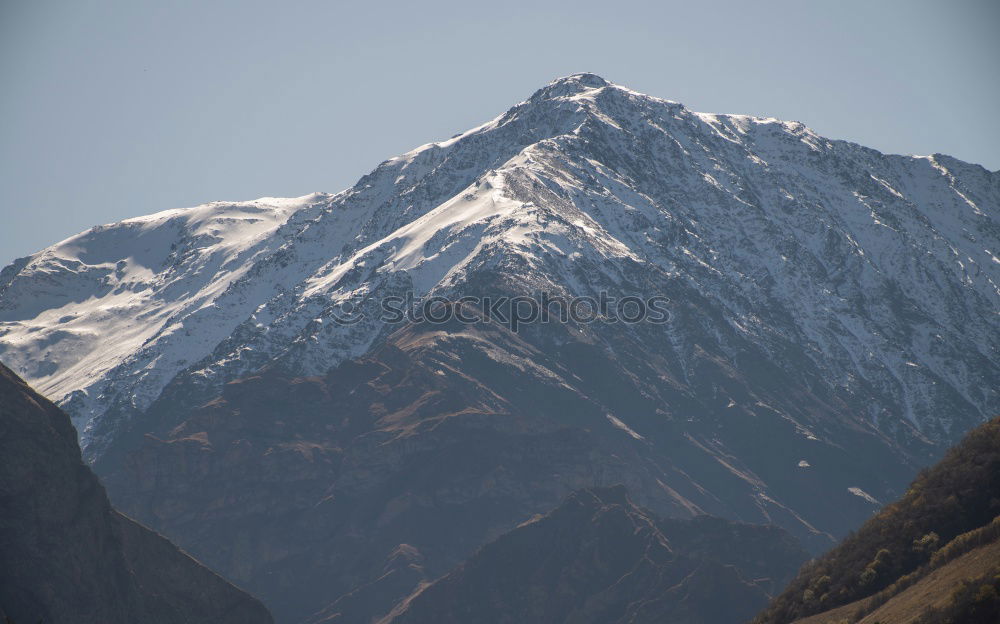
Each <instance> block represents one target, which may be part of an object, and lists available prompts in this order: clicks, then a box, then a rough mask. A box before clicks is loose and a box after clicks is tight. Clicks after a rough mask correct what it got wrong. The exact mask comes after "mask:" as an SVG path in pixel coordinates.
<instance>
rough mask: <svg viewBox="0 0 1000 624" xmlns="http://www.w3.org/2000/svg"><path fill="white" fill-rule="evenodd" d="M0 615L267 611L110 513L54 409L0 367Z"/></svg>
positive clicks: (162, 618) (150, 616) (52, 620)
mask: <svg viewBox="0 0 1000 624" xmlns="http://www.w3.org/2000/svg"><path fill="white" fill-rule="evenodd" d="M0 510H2V513H0V615H2V616H5V617H6V618H7V621H8V622H15V623H17V624H21V623H27V624H35V623H36V622H45V623H46V624H62V623H64V622H65V623H72V624H87V623H94V624H117V623H121V624H134V623H136V622H141V623H142V624H192V623H198V622H204V623H205V624H209V623H212V624H226V623H231V624H257V623H260V624H267V623H269V622H272V619H271V616H270V615H269V614H268V612H267V610H266V609H265V608H264V606H263V605H261V604H260V603H259V602H258V601H257V600H255V599H254V598H252V597H251V596H249V595H247V594H245V593H243V592H242V591H240V590H239V589H237V588H236V587H234V586H232V585H230V584H229V583H227V582H226V581H225V580H223V579H222V578H221V577H219V576H217V575H216V574H214V573H213V572H211V571H210V570H208V569H207V568H205V567H203V566H202V565H201V564H199V563H198V562H197V561H195V560H194V559H192V558H190V557H189V556H187V555H186V554H184V553H183V552H182V551H180V550H179V549H178V548H177V547H176V546H174V545H173V544H171V543H170V542H169V541H167V540H166V539H165V538H163V537H161V536H160V535H157V534H156V533H154V532H152V531H150V530H149V529H147V528H145V527H143V526H141V525H139V524H137V523H136V522H134V521H132V520H130V519H129V518H127V517H125V516H123V515H121V514H120V513H118V512H117V511H115V510H114V509H113V508H112V507H111V505H110V503H109V502H108V498H107V495H106V494H105V492H104V488H103V487H102V486H101V484H100V483H99V482H98V480H97V477H95V476H94V474H93V473H92V472H91V471H90V469H89V468H87V466H86V465H84V463H83V461H82V459H81V457H80V448H79V446H78V445H77V441H76V431H74V429H73V426H72V425H71V424H70V420H69V417H67V416H66V415H65V414H64V413H63V412H62V411H60V410H59V409H58V408H57V407H56V406H54V405H53V404H52V403H50V402H49V401H47V400H46V399H44V398H42V397H41V396H40V395H38V394H36V393H35V392H34V391H33V390H32V389H31V388H30V387H28V385H27V384H25V383H24V382H23V381H22V380H21V379H19V378H18V377H17V376H16V375H14V373H12V372H11V371H10V370H9V369H8V368H6V367H5V366H3V365H2V364H0Z"/></svg>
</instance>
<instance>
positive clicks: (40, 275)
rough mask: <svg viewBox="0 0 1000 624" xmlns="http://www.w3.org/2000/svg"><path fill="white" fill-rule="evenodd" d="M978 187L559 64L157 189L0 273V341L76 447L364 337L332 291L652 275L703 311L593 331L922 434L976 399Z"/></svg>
mask: <svg viewBox="0 0 1000 624" xmlns="http://www.w3.org/2000/svg"><path fill="white" fill-rule="evenodd" d="M998 207H1000V172H990V171H987V170H985V169H983V168H982V167H979V166H976V165H971V164H967V163H963V162H960V161H958V160H955V159H953V158H950V157H947V156H942V155H935V156H928V157H909V156H895V155H884V154H881V153H879V152H876V151H874V150H871V149H867V148H864V147H861V146H859V145H855V144H852V143H847V142H843V141H833V140H829V139H826V138H823V137H821V136H818V135H816V134H815V133H814V132H812V131H811V130H810V129H808V128H807V127H805V126H803V125H802V124H800V123H796V122H782V121H778V120H776V119H762V118H754V117H748V116H743V115H715V114H705V113H696V112H693V111H689V110H687V109H686V108H685V107H684V106H682V105H680V104H678V103H675V102H671V101H667V100H661V99H658V98H654V97H649V96H646V95H642V94H639V93H636V92H634V91H631V90H629V89H626V88H623V87H620V86H617V85H613V84H610V83H608V82H606V81H604V80H603V79H602V78H600V77H597V76H595V75H592V74H578V75H573V76H569V77H566V78H562V79H559V80H556V81H554V82H552V83H551V84H549V85H548V86H546V87H544V88H543V89H541V90H539V91H538V92H537V93H535V94H534V95H532V96H531V97H530V98H529V99H528V100H527V101H525V102H522V103H520V104H518V105H516V106H514V107H513V108H511V109H510V110H509V111H507V112H506V113H504V114H503V115H501V116H499V117H497V118H496V119H494V120H492V121H490V122H487V123H486V124H484V125H482V126H479V127H477V128H474V129H472V130H469V131H467V132H465V133H462V134H460V135H457V136H455V137H453V138H451V139H449V140H447V141H443V142H438V143H430V144H427V145H424V146H421V147H419V148H417V149H415V150H413V151H411V152H408V153H406V154H403V155H401V156H398V157H395V158H392V159H390V160H388V161H386V162H384V163H382V164H381V165H379V166H378V168H376V169H375V170H374V171H373V172H372V173H371V174H369V175H367V176H365V177H364V178H362V179H361V180H360V181H359V182H358V184H357V185H355V186H354V187H353V188H351V189H349V190H347V191H344V192H341V193H339V194H336V195H324V194H314V195H309V196H306V197H302V198H298V199H270V198H266V199H261V200H257V201H253V202H246V203H213V204H207V205H203V206H199V207H196V208H190V209H182V210H173V211H168V212H165V213H159V214H156V215H152V216H149V217H141V218H137V219H130V220H126V221H123V222H120V223H117V224H112V225H106V226H100V227H96V228H94V229H92V230H90V231H88V232H84V233H82V234H80V235H77V236H75V237H72V238H70V239H67V240H66V241H63V242H61V243H58V244H56V245H54V246H52V247H49V248H47V249H45V250H43V251H41V252H39V253H37V254H35V255H33V256H30V257H28V258H23V259H20V260H18V261H16V262H15V263H14V264H12V265H11V266H8V267H7V268H6V269H4V270H3V273H2V275H0V360H3V361H5V362H6V363H8V364H9V365H10V366H11V367H12V368H13V369H15V370H16V371H17V372H18V373H19V374H21V375H23V376H24V377H25V378H26V379H27V380H28V381H29V382H30V383H31V384H32V385H34V386H35V387H36V388H38V389H39V390H40V391H41V392H43V393H45V394H46V395H47V396H49V397H50V398H52V399H54V400H57V401H58V402H60V403H61V404H62V405H63V406H64V407H65V408H66V409H67V410H68V411H69V412H70V413H71V414H72V415H73V416H74V420H75V424H76V425H77V427H78V429H80V431H81V433H82V441H83V443H84V445H85V447H86V449H87V451H86V452H87V453H88V454H89V455H90V456H91V457H95V456H97V455H99V454H100V453H101V452H102V449H104V448H106V447H107V446H108V445H109V444H112V443H113V441H114V439H115V435H116V431H118V429H119V428H120V426H121V425H122V423H124V422H127V421H128V420H129V419H131V418H133V417H134V416H135V415H136V414H139V413H142V412H143V411H144V410H147V409H148V408H149V407H150V405H151V404H152V403H153V402H154V401H155V400H156V399H157V397H158V396H160V394H161V392H162V391H163V389H164V388H165V387H166V386H167V385H168V384H169V383H171V382H172V381H173V382H175V383H177V382H179V381H180V380H184V381H185V382H186V383H191V384H195V385H196V386H198V387H202V388H209V389H212V388H218V387H219V386H221V384H222V383H224V382H225V381H228V380H231V379H234V378H236V377H239V376H241V375H244V374H246V373H248V372H251V371H255V370H258V369H260V368H262V367H263V366H267V365H272V366H280V367H282V368H284V369H287V370H289V371H291V372H294V373H300V374H318V373H322V372H325V371H327V370H329V369H330V368H331V367H334V366H335V365H337V364H338V363H340V362H342V361H344V360H345V359H347V358H352V357H356V356H359V355H362V354H364V353H365V352H367V351H368V350H369V349H370V348H372V347H373V346H375V345H376V344H378V342H379V340H380V339H381V338H382V337H384V336H385V335H386V334H387V333H388V332H389V331H390V330H391V329H392V328H387V327H385V326H384V324H383V323H382V322H381V321H379V320H378V319H376V318H374V316H375V315H373V314H369V315H368V317H367V318H366V319H365V320H363V321H361V322H359V323H354V324H343V323H338V322H337V321H336V320H335V319H336V318H338V317H337V315H338V314H341V313H342V312H343V310H344V309H345V307H344V306H345V304H347V303H350V305H351V306H354V307H356V308H360V309H362V310H368V311H373V310H374V309H375V306H377V305H378V301H379V299H380V297H382V296H384V295H387V294H392V293H401V292H404V291H406V290H409V289H412V291H413V292H414V293H415V294H416V295H417V296H418V297H420V296H427V295H429V294H442V295H446V296H452V297H454V296H456V295H462V294H467V293H468V292H472V291H475V292H486V291H489V290H490V289H493V288H499V289H501V290H504V292H511V293H516V292H537V291H539V290H547V291H552V292H557V293H562V294H570V295H594V294H596V293H598V292H600V291H602V290H605V291H609V292H616V293H620V294H621V295H640V296H649V295H653V294H666V295H667V296H668V297H669V298H670V299H671V301H673V302H675V303H676V304H678V305H682V304H684V303H690V302H692V301H694V299H695V298H697V299H698V304H697V305H698V306H699V309H701V311H702V314H700V315H698V316H697V317H695V316H685V315H684V314H678V315H677V316H676V317H675V322H672V323H668V324H667V325H664V326H658V327H656V328H653V329H650V328H649V327H646V328H643V329H635V328H623V327H620V326H619V327H615V328H614V329H613V331H614V332H620V331H625V332H626V333H628V332H632V333H633V334H634V335H635V336H638V337H641V338H642V340H641V341H640V342H644V343H645V344H648V345H654V344H655V345H656V348H657V350H658V351H657V352H656V353H655V354H652V353H647V354H642V353H639V354H626V353H616V350H619V349H620V347H618V346H616V345H619V344H622V343H620V342H616V341H615V340H611V339H610V336H611V334H609V333H608V332H610V331H612V330H610V329H607V327H605V326H600V327H598V326H588V327H586V328H581V332H580V333H581V334H583V335H586V336H588V338H587V340H593V341H596V342H598V343H600V344H603V345H604V346H605V347H606V348H607V349H608V350H609V352H610V353H613V354H616V356H617V357H622V358H624V357H626V356H628V357H630V358H632V357H634V358H636V359H642V358H643V357H656V358H662V359H664V360H665V361H666V362H667V366H669V367H671V369H672V370H675V371H676V372H677V375H678V378H679V379H683V380H687V381H688V382H690V381H691V379H692V376H693V375H695V374H696V371H694V370H693V369H692V368H691V365H692V362H693V359H692V358H693V354H694V353H695V352H697V351H699V350H705V349H706V346H705V343H706V342H710V343H712V345H713V346H712V349H710V350H712V351H713V352H717V354H718V356H719V357H720V358H722V359H724V360H726V361H728V362H729V363H730V365H733V366H738V365H739V360H740V355H741V353H742V352H744V350H745V345H747V344H749V345H753V346H754V348H756V349H759V350H760V351H761V352H762V353H763V354H765V356H764V357H765V358H766V359H767V360H768V362H769V363H770V364H773V365H774V366H776V367H777V369H779V370H782V371H784V372H785V374H787V375H789V376H793V377H796V378H798V379H807V380H808V384H809V385H810V386H812V387H822V388H823V392H826V393H830V394H831V395H835V396H837V397H839V399H840V400H843V401H845V402H846V404H847V405H849V406H850V407H851V408H852V409H853V410H854V411H855V414H854V416H855V417H856V419H857V423H858V425H857V426H862V427H868V426H871V427H874V428H875V429H876V430H878V431H880V432H882V434H884V435H886V436H887V437H889V438H890V439H893V440H897V441H898V442H899V443H900V444H902V445H903V446H907V445H911V444H917V445H918V446H919V445H923V444H925V443H929V444H930V445H931V446H933V445H935V444H937V443H941V442H946V441H949V440H953V439H955V437H956V436H958V435H960V434H961V433H962V432H964V431H965V430H967V429H968V428H969V427H971V426H972V425H973V424H974V423H977V422H980V421H982V420H983V419H984V418H985V417H986V416H987V415H988V414H991V413H995V412H996V411H997V409H998V401H997V390H996V389H997V388H998V387H1000V384H998V381H1000V354H998V351H997V348H998V346H1000V332H998V331H997V329H998V326H1000V325H998V319H997V313H998V310H1000V305H998V304H1000V288H998V284H1000V258H998V255H1000V227H998ZM497 276H499V277H497ZM635 332H652V333H649V335H648V336H647V335H646V334H642V333H635ZM566 339H567V338H566V337H559V338H552V337H551V336H549V337H547V338H546V337H544V336H543V337H539V338H538V340H541V341H544V340H559V341H563V340H566ZM650 348H651V349H652V346H651V347H650ZM660 349H662V350H660ZM643 383H644V384H646V385H647V386H650V387H655V386H656V383H657V381H656V380H655V379H647V380H644V382H643ZM206 392H207V391H206ZM653 393H654V394H655V388H654V390H653ZM663 410H664V412H665V413H671V412H672V411H673V409H672V408H671V406H669V405H665V406H663ZM626 416H628V415H627V414H625V415H622V414H619V415H618V416H616V418H618V419H619V420H620V422H621V423H622V424H623V426H626V427H632V428H633V429H635V428H636V427H633V425H632V424H631V423H629V422H628V419H627V418H626ZM684 416H685V417H692V418H697V415H696V414H691V415H684ZM788 417H789V418H791V416H788ZM799 424H800V426H801V430H802V432H803V436H806V437H809V436H813V437H816V436H817V435H818V434H817V433H816V432H815V431H813V429H815V423H805V422H803V423H799ZM637 431H638V430H637ZM641 434H642V432H641V431H638V433H637V435H641Z"/></svg>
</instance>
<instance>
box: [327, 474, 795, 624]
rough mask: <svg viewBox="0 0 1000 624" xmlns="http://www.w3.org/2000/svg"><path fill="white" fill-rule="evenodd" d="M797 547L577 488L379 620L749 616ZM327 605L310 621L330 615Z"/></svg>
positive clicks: (606, 621)
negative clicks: (661, 514) (658, 514)
mask: <svg viewBox="0 0 1000 624" xmlns="http://www.w3.org/2000/svg"><path fill="white" fill-rule="evenodd" d="M804 555H805V553H804V552H802V551H801V550H800V549H799V548H798V546H797V545H795V543H794V541H793V540H791V539H790V538H789V537H788V536H787V535H786V534H784V533H783V532H782V531H780V530H778V529H774V528H765V527H757V526H750V525H739V524H731V523H728V522H725V521H722V520H717V519H709V518H704V517H703V518H699V519H696V520H688V521H676V520H674V521H661V520H657V519H656V518H655V517H653V516H651V515H650V514H648V513H647V512H645V511H643V510H642V509H640V508H638V507H636V506H635V505H634V504H632V502H631V501H630V500H629V499H628V497H627V495H626V491H625V488H623V487H617V488H609V489H594V490H582V491H579V492H576V493H574V494H572V495H571V496H570V497H569V498H568V499H567V500H566V501H565V502H564V503H562V504H561V505H560V506H559V507H558V508H556V509H555V510H554V511H552V512H550V513H548V514H546V515H544V516H540V517H537V518H534V519H532V520H530V521H529V522H526V523H525V524H522V525H521V526H519V527H517V528H516V529H514V530H512V531H511V532H509V533H506V534H504V535H503V536H501V537H500V538H498V539H497V540H496V541H494V542H491V543H490V544H487V545H486V546H484V547H483V548H482V549H481V550H479V551H478V552H477V553H476V554H475V555H474V556H473V557H471V558H470V559H469V560H468V561H466V562H464V563H463V564H461V565H460V566H458V567H457V568H456V569H455V570H453V571H451V572H449V573H448V574H447V575H445V576H444V577H442V578H440V579H438V580H436V581H434V582H433V583H430V584H429V585H425V586H422V587H421V588H420V589H418V590H417V591H416V592H415V593H414V594H413V595H412V596H409V597H408V598H406V599H405V600H404V601H403V602H401V603H400V604H399V605H398V606H397V607H396V608H395V609H394V610H393V612H392V613H391V614H390V615H389V616H387V617H386V618H384V619H382V620H380V624H390V623H391V624H407V623H424V622H438V623H440V624H449V623H454V624H459V623H464V622H482V623H483V624H488V623H497V624H499V623H502V622H510V623H515V622H517V623H524V624H530V623H537V624H558V623H567V624H568V623H571V622H572V623H575V624H584V623H593V624H598V623H600V624H623V623H625V622H628V623H631V624H653V623H655V622H684V623H689V624H700V623H704V624H709V623H715V624H729V623H732V622H740V621H744V620H746V619H747V618H749V617H750V616H752V615H753V613H754V611H755V610H756V609H757V608H759V606H760V605H763V604H765V603H766V601H767V599H768V597H769V592H770V591H773V588H774V587H780V586H781V584H783V583H784V582H785V581H787V579H788V578H789V577H790V576H791V574H792V573H793V572H792V571H793V570H794V569H795V568H796V567H797V566H798V565H799V563H801V561H802V558H803V557H804ZM324 615H325V616H324V617H320V618H318V619H317V620H316V621H317V622H336V621H338V618H337V617H336V614H335V613H330V614H324Z"/></svg>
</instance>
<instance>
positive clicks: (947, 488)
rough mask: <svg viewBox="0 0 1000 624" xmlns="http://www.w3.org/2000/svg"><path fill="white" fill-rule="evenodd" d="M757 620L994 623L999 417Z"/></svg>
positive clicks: (998, 583) (999, 578)
mask: <svg viewBox="0 0 1000 624" xmlns="http://www.w3.org/2000/svg"><path fill="white" fill-rule="evenodd" d="M755 621H756V622H757V623H758V624H786V623H788V622H794V621H803V622H809V623H810V624H820V623H826V622H830V623H831V624H832V623H836V622H841V621H849V622H858V621H861V622H866V623H874V622H881V623H882V624H890V623H894V622H919V623H920V624H937V623H944V622H954V623H956V624H958V623H961V624H971V623H978V622H982V623H992V622H998V621H1000V418H994V419H993V420H992V421H990V422H987V423H986V424H984V425H982V426H980V427H979V428H977V429H975V430H973V431H972V432H971V433H970V434H969V435H968V436H967V437H966V438H965V439H964V440H963V441H962V442H961V443H960V444H958V445H957V446H956V447H954V448H953V449H951V450H950V451H949V452H948V454H947V455H946V456H945V457H944V459H943V460H941V462H939V463H938V464H937V465H935V466H934V467H932V468H930V469H928V470H925V471H924V472H922V473H921V474H920V476H918V477H917V479H916V480H915V481H914V482H913V484H912V485H911V486H910V489H909V490H908V491H907V492H906V494H905V495H904V496H903V498H902V499H900V500H899V501H897V502H896V503H893V504H892V505H889V506H888V507H886V508H885V509H884V510H882V511H881V512H880V513H879V514H878V515H876V516H875V517H874V518H872V519H871V520H869V521H868V522H867V523H865V525H864V526H862V527H861V529H860V530H858V532H857V533H855V534H853V535H851V536H850V537H849V538H847V539H846V540H844V542H843V543H842V544H840V545H839V546H837V547H836V548H834V549H833V550H831V551H830V552H829V553H827V554H826V555H824V556H823V557H820V558H819V559H817V560H816V561H814V562H811V563H810V564H808V565H807V566H806V567H805V568H803V570H802V571H801V572H800V573H799V575H798V577H796V579H795V580H794V581H793V582H792V583H791V584H790V585H789V586H788V587H787V588H786V590H785V591H784V592H783V593H782V595H781V596H779V597H778V598H777V599H775V600H774V602H772V603H771V605H770V606H769V607H768V608H767V609H766V610H765V611H764V612H763V613H762V614H760V615H759V616H758V617H757V619H756V620H755Z"/></svg>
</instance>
